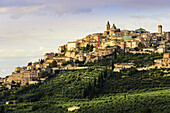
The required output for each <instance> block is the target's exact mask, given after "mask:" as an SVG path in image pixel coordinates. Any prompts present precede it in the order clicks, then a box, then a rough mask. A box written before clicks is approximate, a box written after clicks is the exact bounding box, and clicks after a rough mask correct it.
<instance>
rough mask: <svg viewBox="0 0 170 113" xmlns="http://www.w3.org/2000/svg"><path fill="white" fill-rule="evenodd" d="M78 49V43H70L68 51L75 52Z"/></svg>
mask: <svg viewBox="0 0 170 113" xmlns="http://www.w3.org/2000/svg"><path fill="white" fill-rule="evenodd" d="M76 48H77V42H68V43H67V50H75V49H76Z"/></svg>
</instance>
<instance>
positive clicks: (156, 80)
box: [0, 68, 170, 113]
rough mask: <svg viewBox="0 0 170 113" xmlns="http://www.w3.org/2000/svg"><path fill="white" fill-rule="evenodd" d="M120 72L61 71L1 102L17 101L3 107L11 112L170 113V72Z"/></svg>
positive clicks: (3, 94) (3, 95)
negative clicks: (73, 109) (75, 107)
mask: <svg viewBox="0 0 170 113" xmlns="http://www.w3.org/2000/svg"><path fill="white" fill-rule="evenodd" d="M164 70H165V69H162V70H161V69H152V70H146V71H137V70H136V69H135V68H130V69H127V70H124V71H122V72H120V73H115V72H112V71H111V70H109V69H106V68H89V69H85V70H70V71H68V70H65V71H59V72H57V73H56V74H55V75H50V76H49V78H48V79H47V80H46V81H44V82H43V83H39V84H36V85H28V86H24V87H21V88H18V89H13V90H11V91H9V90H8V91H3V92H1V93H0V94H1V95H0V100H1V102H2V103H4V102H5V101H7V100H16V101H17V104H15V105H12V104H11V105H5V104H1V107H0V110H1V112H2V113H3V112H7V113H23V112H24V113H47V112H48V113H56V112H61V113H62V112H68V110H67V108H68V107H72V106H78V107H80V109H78V110H75V111H74V112H79V113H80V112H84V113H90V112H93V113H168V112H169V111H168V109H169V108H170V77H166V76H164V75H166V74H168V73H169V72H168V71H169V70H168V69H167V72H166V73H164V72H163V71H164Z"/></svg>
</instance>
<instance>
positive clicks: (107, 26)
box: [106, 21, 110, 31]
mask: <svg viewBox="0 0 170 113" xmlns="http://www.w3.org/2000/svg"><path fill="white" fill-rule="evenodd" d="M106 30H107V31H108V30H110V23H109V21H108V22H107V25H106Z"/></svg>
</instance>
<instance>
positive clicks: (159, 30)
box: [158, 25, 162, 34]
mask: <svg viewBox="0 0 170 113" xmlns="http://www.w3.org/2000/svg"><path fill="white" fill-rule="evenodd" d="M158 33H159V34H162V25H158Z"/></svg>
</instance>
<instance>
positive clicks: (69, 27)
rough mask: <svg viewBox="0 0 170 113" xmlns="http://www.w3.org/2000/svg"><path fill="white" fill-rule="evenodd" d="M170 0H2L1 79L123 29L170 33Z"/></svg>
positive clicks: (0, 12) (0, 27)
mask: <svg viewBox="0 0 170 113" xmlns="http://www.w3.org/2000/svg"><path fill="white" fill-rule="evenodd" d="M169 4H170V1H169V0H0V77H4V76H7V75H10V74H11V72H12V71H14V69H15V67H17V66H25V65H27V63H28V62H30V61H38V59H39V58H43V55H44V54H45V53H46V52H51V51H52V52H57V48H58V46H60V45H63V44H66V43H67V42H68V41H74V40H76V39H81V38H84V37H85V36H86V35H88V34H92V33H96V32H103V31H104V30H105V25H106V23H107V21H108V20H109V21H110V23H111V24H112V23H115V24H116V26H117V27H119V28H121V29H131V30H133V29H137V28H139V27H142V28H145V29H146V30H149V31H151V32H157V26H158V24H162V25H163V31H169V30H170V21H169V17H170V7H169Z"/></svg>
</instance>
